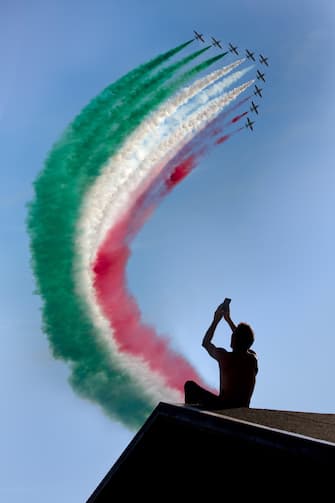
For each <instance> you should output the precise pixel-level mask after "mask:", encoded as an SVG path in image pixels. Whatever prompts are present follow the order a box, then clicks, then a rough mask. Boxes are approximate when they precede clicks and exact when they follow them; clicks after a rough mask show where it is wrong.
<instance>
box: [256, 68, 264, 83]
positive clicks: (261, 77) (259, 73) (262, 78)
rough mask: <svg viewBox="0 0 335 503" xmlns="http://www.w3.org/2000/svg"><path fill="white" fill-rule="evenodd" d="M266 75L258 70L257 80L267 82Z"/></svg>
mask: <svg viewBox="0 0 335 503" xmlns="http://www.w3.org/2000/svg"><path fill="white" fill-rule="evenodd" d="M264 76H265V73H261V72H260V71H259V70H257V78H258V79H259V80H260V79H261V80H262V81H263V82H265V78H264Z"/></svg>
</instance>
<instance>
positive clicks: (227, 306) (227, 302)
mask: <svg viewBox="0 0 335 503" xmlns="http://www.w3.org/2000/svg"><path fill="white" fill-rule="evenodd" d="M230 302H231V299H228V297H226V298H225V300H224V301H223V304H222V307H223V309H224V310H225V311H228V309H229V304H230Z"/></svg>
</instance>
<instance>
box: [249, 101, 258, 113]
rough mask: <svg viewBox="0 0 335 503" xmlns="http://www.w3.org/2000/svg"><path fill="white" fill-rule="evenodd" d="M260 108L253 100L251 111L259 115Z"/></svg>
mask: <svg viewBox="0 0 335 503" xmlns="http://www.w3.org/2000/svg"><path fill="white" fill-rule="evenodd" d="M258 108H259V105H256V103H254V102H253V101H251V107H250V112H255V114H257V115H258Z"/></svg>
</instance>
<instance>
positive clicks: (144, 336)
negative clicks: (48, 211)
mask: <svg viewBox="0 0 335 503" xmlns="http://www.w3.org/2000/svg"><path fill="white" fill-rule="evenodd" d="M196 161H197V160H196V159H195V158H194V159H192V158H190V159H188V160H187V161H186V162H185V163H183V164H180V165H179V166H177V167H176V169H175V170H174V172H173V173H172V175H171V176H170V178H169V181H168V182H167V183H166V193H167V192H169V191H170V190H171V189H172V188H173V187H174V186H175V185H176V184H177V183H179V182H180V181H181V180H182V179H183V178H185V176H187V174H188V173H189V172H190V170H191V169H192V168H193V167H194V166H195V164H196ZM142 201H143V199H141V198H138V199H137V200H136V202H135V204H134V205H133V207H132V208H131V209H130V210H129V211H128V213H127V214H126V215H125V216H124V218H123V219H122V220H121V221H119V223H118V224H117V225H116V226H115V227H113V228H112V229H111V230H110V232H109V233H108V235H107V237H106V239H105V241H104V243H103V244H102V246H101V247H100V249H99V251H98V254H97V257H96V261H95V263H94V266H93V271H94V275H95V281H94V286H95V291H96V295H97V298H98V302H99V305H100V307H101V308H102V310H103V312H104V315H105V316H106V317H107V318H108V319H109V321H110V325H111V327H112V328H113V330H114V337H115V340H116V342H117V344H118V345H119V347H120V351H122V352H126V353H129V354H131V355H133V356H137V357H141V358H142V359H143V360H144V361H145V362H146V363H147V365H148V366H149V367H150V369H151V370H152V371H156V372H158V373H159V374H160V375H162V376H164V378H165V380H166V382H167V385H168V386H169V387H171V388H174V389H177V390H179V391H181V392H183V389H184V383H185V381H186V380H187V379H193V380H196V381H197V382H199V383H201V382H202V379H201V378H200V376H199V375H198V374H197V373H196V371H195V370H194V369H193V368H192V366H191V365H190V364H189V363H188V362H187V361H186V360H185V358H184V357H183V356H181V355H178V354H177V353H175V352H174V351H172V350H171V349H170V348H169V340H168V338H167V337H158V336H157V334H156V331H155V330H154V328H152V327H150V326H149V325H146V324H144V323H143V322H142V320H141V313H140V310H139V308H138V306H137V304H136V301H135V299H134V297H133V296H132V295H131V294H130V293H129V292H128V289H127V281H126V265H127V262H128V259H129V256H130V249H129V246H128V244H127V243H128V242H129V237H130V236H129V229H130V228H131V229H132V231H131V232H132V236H131V237H133V235H134V234H135V233H136V231H138V230H139V228H140V227H141V226H142V225H143V224H144V222H145V220H146V219H147V218H148V216H149V215H150V214H151V212H152V211H153V210H154V207H155V206H156V204H155V205H154V206H153V207H151V208H146V209H145V211H144V212H143V208H142V207H141V203H142ZM139 215H141V216H140V217H139ZM202 385H203V386H204V385H205V384H204V383H202Z"/></svg>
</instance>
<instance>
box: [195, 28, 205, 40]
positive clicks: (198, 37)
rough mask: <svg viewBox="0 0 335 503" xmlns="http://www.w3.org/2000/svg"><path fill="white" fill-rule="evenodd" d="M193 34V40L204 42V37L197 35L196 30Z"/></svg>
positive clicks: (200, 34)
mask: <svg viewBox="0 0 335 503" xmlns="http://www.w3.org/2000/svg"><path fill="white" fill-rule="evenodd" d="M193 33H194V35H195V37H194V38H195V40H201V42H205V39H204V36H203V34H202V33H198V32H197V31H196V30H193Z"/></svg>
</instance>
